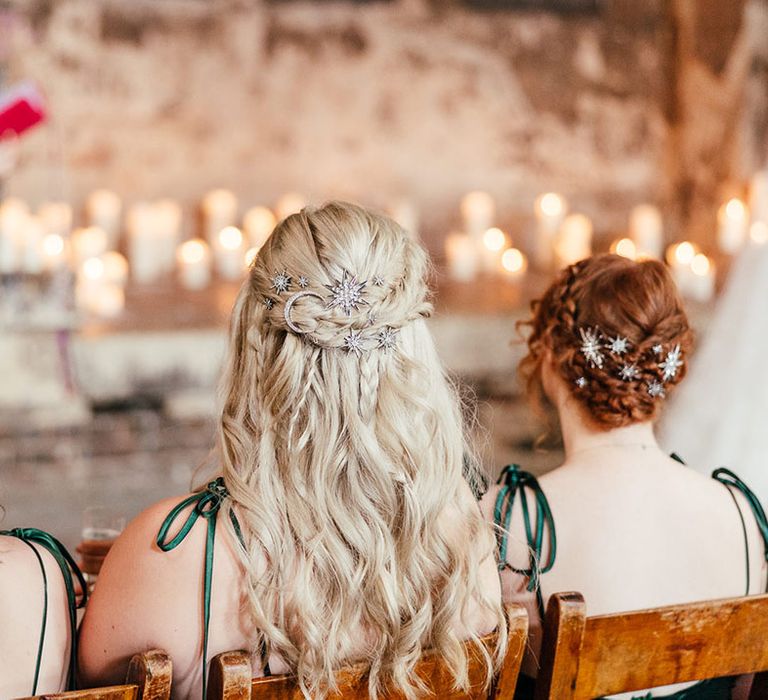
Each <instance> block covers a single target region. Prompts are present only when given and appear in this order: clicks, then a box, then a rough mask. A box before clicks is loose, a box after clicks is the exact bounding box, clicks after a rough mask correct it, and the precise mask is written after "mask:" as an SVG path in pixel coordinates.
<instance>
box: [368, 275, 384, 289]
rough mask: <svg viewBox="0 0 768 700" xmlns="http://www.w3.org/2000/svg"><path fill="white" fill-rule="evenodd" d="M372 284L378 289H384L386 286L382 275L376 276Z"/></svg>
mask: <svg viewBox="0 0 768 700" xmlns="http://www.w3.org/2000/svg"><path fill="white" fill-rule="evenodd" d="M371 282H372V283H373V284H374V285H375V286H376V287H383V286H384V278H383V277H382V276H381V275H374V276H373V279H372V280H371Z"/></svg>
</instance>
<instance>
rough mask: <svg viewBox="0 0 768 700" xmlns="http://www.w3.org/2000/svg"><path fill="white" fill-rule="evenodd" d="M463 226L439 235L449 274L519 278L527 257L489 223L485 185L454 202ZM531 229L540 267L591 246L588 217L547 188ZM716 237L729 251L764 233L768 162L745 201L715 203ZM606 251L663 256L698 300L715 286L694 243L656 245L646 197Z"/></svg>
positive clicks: (659, 235) (657, 229) (578, 256)
mask: <svg viewBox="0 0 768 700" xmlns="http://www.w3.org/2000/svg"><path fill="white" fill-rule="evenodd" d="M461 215H462V223H463V230H462V231H461V232H457V233H452V234H450V235H449V236H448V237H447V239H446V244H445V256H446V261H447V266H448V272H449V274H450V276H451V277H452V278H453V279H455V280H457V281H464V282H469V281H472V280H473V279H475V277H477V275H478V274H481V273H485V274H493V275H501V276H504V277H506V278H507V279H510V280H513V281H515V280H519V279H521V278H522V277H523V276H524V275H525V273H526V271H527V269H528V258H527V257H526V255H525V254H524V253H523V252H522V251H521V250H520V249H518V248H515V247H511V246H510V238H509V236H508V235H507V234H506V233H504V231H502V230H501V229H499V228H497V227H495V226H494V225H493V223H494V218H495V202H494V200H493V198H492V197H491V195H489V194H488V193H486V192H470V193H469V194H467V195H465V197H464V198H463V199H462V202H461ZM534 215H535V219H536V230H535V238H534V241H533V244H532V245H531V246H530V252H531V254H532V257H533V263H534V264H535V266H536V267H537V268H539V269H540V270H542V271H551V270H552V269H555V268H556V269H560V268H562V267H564V266H566V265H569V264H571V263H574V262H577V261H579V260H582V259H583V258H586V257H588V256H589V255H591V254H592V239H593V225H592V222H591V220H590V219H589V218H588V217H587V216H585V215H584V214H581V213H569V212H568V202H567V201H566V199H565V198H564V197H563V196H562V195H560V194H557V193H555V192H547V193H545V194H542V195H540V196H539V197H538V198H537V199H536V201H535V203H534ZM717 218H718V231H717V243H718V247H719V248H720V250H721V251H722V252H723V253H725V254H726V255H735V254H736V253H738V252H739V251H740V250H741V249H742V248H743V247H744V246H745V245H746V244H747V242H748V241H752V242H754V243H756V244H762V243H765V242H766V241H768V170H763V171H759V172H757V173H756V174H755V175H754V177H753V178H752V181H751V184H750V191H749V205H747V204H746V203H745V202H744V201H742V200H741V199H738V198H733V199H729V200H728V201H727V202H725V203H724V204H723V205H722V206H721V207H720V209H719V211H718V217H717ZM611 251H612V252H614V253H617V254H619V255H623V256H624V257H628V258H632V259H635V260H636V259H644V258H656V259H661V258H662V256H664V257H665V259H666V260H667V262H668V263H669V265H670V267H671V268H672V271H673V274H674V276H675V279H676V280H677V283H678V286H679V288H680V291H681V293H682V294H684V295H685V296H687V297H689V298H692V299H695V300H698V301H702V302H706V301H709V300H710V299H711V298H712V297H713V296H714V293H715V265H714V262H713V261H712V259H711V258H709V257H708V256H706V255H705V254H704V253H703V252H702V251H701V250H700V249H699V248H698V246H696V245H695V244H693V243H691V242H688V241H683V242H682V243H679V244H675V245H672V246H669V248H667V250H666V251H665V250H664V226H663V219H662V215H661V212H660V211H659V209H658V208H657V207H655V206H653V205H651V204H640V205H638V206H636V207H634V208H633V209H632V211H631V213H630V217H629V235H628V237H627V238H621V239H619V240H616V241H614V242H613V243H612V244H611Z"/></svg>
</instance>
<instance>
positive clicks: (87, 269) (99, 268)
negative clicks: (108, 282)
mask: <svg viewBox="0 0 768 700" xmlns="http://www.w3.org/2000/svg"><path fill="white" fill-rule="evenodd" d="M83 276H84V277H87V278H88V279H89V280H98V279H101V278H102V277H103V276H104V261H103V260H101V258H88V259H87V260H86V261H85V262H84V263H83Z"/></svg>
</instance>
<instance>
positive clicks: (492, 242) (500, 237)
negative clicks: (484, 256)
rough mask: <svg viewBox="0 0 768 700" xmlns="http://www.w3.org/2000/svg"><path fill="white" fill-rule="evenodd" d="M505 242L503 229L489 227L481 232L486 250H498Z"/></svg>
mask: <svg viewBox="0 0 768 700" xmlns="http://www.w3.org/2000/svg"><path fill="white" fill-rule="evenodd" d="M506 242H507V237H506V236H505V235H504V231H502V230H501V229H500V228H489V229H488V230H487V231H486V232H485V233H484V234H483V244H484V245H485V247H486V248H488V250H492V251H494V252H495V251H499V250H501V249H502V248H503V247H504V244H505V243H506Z"/></svg>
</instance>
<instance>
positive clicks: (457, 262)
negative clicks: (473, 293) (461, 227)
mask: <svg viewBox="0 0 768 700" xmlns="http://www.w3.org/2000/svg"><path fill="white" fill-rule="evenodd" d="M445 258H446V262H447V266H448V274H449V275H450V277H451V279H454V280H457V281H459V282H471V281H472V280H473V279H475V277H477V268H478V263H479V261H478V249H477V245H476V244H475V241H474V240H473V239H472V238H471V237H470V236H469V235H467V234H466V233H452V234H451V235H449V236H448V237H447V238H446V240H445Z"/></svg>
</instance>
